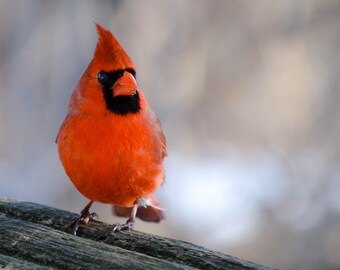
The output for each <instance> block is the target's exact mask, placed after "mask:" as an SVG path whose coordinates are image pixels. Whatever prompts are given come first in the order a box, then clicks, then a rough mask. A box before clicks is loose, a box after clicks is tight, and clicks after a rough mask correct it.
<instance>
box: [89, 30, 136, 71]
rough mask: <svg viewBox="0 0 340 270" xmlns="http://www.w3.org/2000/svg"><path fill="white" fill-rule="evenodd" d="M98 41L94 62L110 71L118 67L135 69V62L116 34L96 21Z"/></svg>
mask: <svg viewBox="0 0 340 270" xmlns="http://www.w3.org/2000/svg"><path fill="white" fill-rule="evenodd" d="M96 28H97V32H98V43H97V47H96V50H95V52H94V56H93V60H92V62H93V64H95V65H96V66H97V67H98V68H100V69H102V70H105V71H107V72H109V71H115V70H118V69H126V68H130V69H134V64H133V62H132V61H131V59H130V57H129V56H128V55H127V53H126V52H125V50H124V49H123V47H122V46H121V45H120V44H119V42H118V41H117V39H116V38H115V37H114V35H113V34H112V33H111V32H110V31H109V30H107V29H105V28H104V27H102V26H101V25H99V24H97V23H96Z"/></svg>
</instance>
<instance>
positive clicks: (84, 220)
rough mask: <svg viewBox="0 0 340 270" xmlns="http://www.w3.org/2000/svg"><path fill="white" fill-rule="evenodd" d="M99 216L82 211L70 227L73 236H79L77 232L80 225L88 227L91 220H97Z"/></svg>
mask: <svg viewBox="0 0 340 270" xmlns="http://www.w3.org/2000/svg"><path fill="white" fill-rule="evenodd" d="M97 218H98V215H97V214H96V213H90V212H89V211H82V212H81V215H80V217H79V218H78V219H76V220H75V221H73V222H72V224H71V225H70V226H69V227H70V228H72V230H73V234H74V235H77V231H78V229H79V227H80V225H87V224H88V223H89V222H90V221H91V220H94V219H97Z"/></svg>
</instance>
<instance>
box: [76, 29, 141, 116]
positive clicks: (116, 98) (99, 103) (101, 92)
mask: <svg viewBox="0 0 340 270" xmlns="http://www.w3.org/2000/svg"><path fill="white" fill-rule="evenodd" d="M96 28H97V32H98V37H99V38H98V43H97V46H96V49H95V52H94V56H93V59H92V61H91V63H90V64H89V66H88V68H87V70H86V71H85V72H84V74H83V76H82V78H81V79H80V82H79V84H78V87H77V89H76V91H79V93H77V95H76V96H78V97H79V96H80V97H81V98H82V99H83V102H82V103H83V105H84V106H85V109H86V110H88V109H91V106H92V109H93V110H97V111H98V110H100V109H104V108H105V109H106V110H109V111H110V112H113V113H116V114H121V115H124V114H128V113H136V112H138V111H139V110H140V108H141V106H140V93H139V91H138V90H137V82H136V71H135V66H134V64H133V62H132V61H131V59H130V57H129V56H128V55H127V53H126V52H125V50H124V49H123V47H122V46H121V45H120V44H119V42H118V41H117V39H116V38H115V37H114V36H113V34H112V33H111V32H110V31H109V30H107V29H105V28H104V27H102V26H101V25H99V24H96Z"/></svg>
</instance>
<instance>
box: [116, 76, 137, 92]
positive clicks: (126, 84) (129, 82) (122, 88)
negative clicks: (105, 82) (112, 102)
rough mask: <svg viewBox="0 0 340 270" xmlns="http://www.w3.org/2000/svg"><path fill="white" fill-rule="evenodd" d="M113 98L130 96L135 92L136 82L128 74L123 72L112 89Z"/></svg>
mask: <svg viewBox="0 0 340 270" xmlns="http://www.w3.org/2000/svg"><path fill="white" fill-rule="evenodd" d="M112 90H113V96H114V97H116V96H132V95H133V94H134V93H135V92H136V90H137V82H136V79H135V77H133V75H132V74H131V73H130V72H127V71H124V73H123V76H122V77H120V78H119V79H118V80H117V81H116V83H115V84H114V85H113V87H112Z"/></svg>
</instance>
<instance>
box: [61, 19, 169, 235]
mask: <svg viewBox="0 0 340 270" xmlns="http://www.w3.org/2000/svg"><path fill="white" fill-rule="evenodd" d="M96 28H97V32H98V36H99V38H98V42H97V46H96V49H95V52H94V56H93V59H92V60H91V62H90V64H89V65H88V67H87V68H86V70H85V71H84V73H83V75H82V76H81V78H80V80H79V82H78V85H77V86H76V87H75V89H74V91H73V93H72V95H71V98H70V102H69V107H68V113H67V115H66V118H65V120H64V122H63V123H62V125H61V127H60V130H59V133H58V135H57V138H56V142H57V144H58V151H59V157H60V160H61V163H62V164H63V167H64V169H65V172H66V174H67V175H68V177H69V178H70V180H71V181H72V182H73V184H74V186H75V187H76V188H77V190H78V191H79V192H80V193H81V194H83V195H84V196H85V197H86V198H88V199H89V200H90V201H89V203H88V204H87V205H86V206H85V208H84V209H83V210H82V211H81V214H80V217H79V218H78V219H77V220H75V222H73V223H72V224H71V226H72V229H73V233H74V234H75V235H76V233H77V231H78V228H79V226H80V225H82V224H87V223H88V222H89V221H90V220H92V219H93V218H95V217H97V215H96V214H95V213H90V207H91V206H92V204H93V203H94V202H99V203H104V204H111V205H113V212H114V213H115V214H116V215H118V216H126V217H129V218H128V219H127V221H126V223H125V224H117V225H115V226H114V227H113V232H116V231H120V230H130V229H132V228H133V226H134V223H135V219H136V217H138V218H140V219H142V220H144V221H150V222H159V221H161V220H162V219H163V218H164V214H163V211H162V209H161V208H160V207H159V204H158V202H157V199H156V198H155V197H154V195H153V193H154V192H155V191H156V190H157V189H158V188H159V187H160V186H161V185H162V183H163V181H164V168H163V159H164V157H165V156H166V155H167V152H166V143H165V138H164V135H163V132H162V129H161V125H160V122H159V120H158V118H157V117H156V115H155V114H154V112H153V111H152V110H151V109H150V108H149V106H148V103H147V101H146V99H145V97H144V95H143V93H142V91H141V90H140V89H139V88H138V87H137V82H136V71H135V66H134V64H133V62H132V61H131V59H130V57H129V56H128V55H127V53H126V52H125V50H124V49H123V47H122V46H121V45H120V44H119V43H118V41H117V39H116V38H115V37H114V36H113V34H112V33H111V32H110V31H109V30H107V29H105V28H103V27H102V26H101V25H99V24H96ZM138 209H139V210H138Z"/></svg>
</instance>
